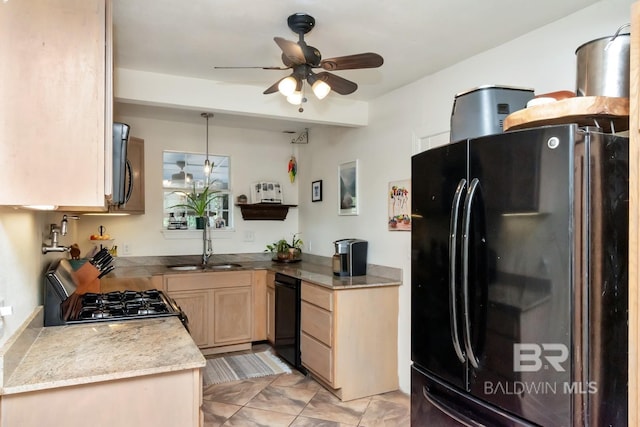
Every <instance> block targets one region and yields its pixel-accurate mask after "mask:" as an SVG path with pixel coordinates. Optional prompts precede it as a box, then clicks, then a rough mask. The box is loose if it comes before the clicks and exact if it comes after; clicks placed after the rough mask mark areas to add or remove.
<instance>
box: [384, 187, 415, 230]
mask: <svg viewBox="0 0 640 427" xmlns="http://www.w3.org/2000/svg"><path fill="white" fill-rule="evenodd" d="M387 203H388V207H387V209H388V215H387V226H388V230H389V231H411V180H410V179H405V180H402V181H391V182H389V189H388V192H387Z"/></svg>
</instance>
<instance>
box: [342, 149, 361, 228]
mask: <svg viewBox="0 0 640 427" xmlns="http://www.w3.org/2000/svg"><path fill="white" fill-rule="evenodd" d="M358 191H359V190H358V160H354V161H351V162H346V163H342V164H340V166H338V214H339V215H358V213H359V203H358Z"/></svg>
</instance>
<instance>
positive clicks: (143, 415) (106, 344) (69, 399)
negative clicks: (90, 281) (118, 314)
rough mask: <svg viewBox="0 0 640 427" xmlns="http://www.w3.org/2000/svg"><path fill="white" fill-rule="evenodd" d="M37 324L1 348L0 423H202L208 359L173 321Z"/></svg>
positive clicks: (38, 320)
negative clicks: (204, 376)
mask: <svg viewBox="0 0 640 427" xmlns="http://www.w3.org/2000/svg"><path fill="white" fill-rule="evenodd" d="M42 324H43V313H42V308H39V309H37V310H36V312H34V314H33V316H32V318H31V319H30V320H29V322H28V323H27V324H25V325H24V326H23V328H22V329H21V330H20V331H18V333H17V334H15V335H14V337H12V339H11V340H10V341H9V342H7V344H6V345H5V346H4V348H3V354H2V369H3V381H2V394H1V395H0V425H2V426H18V425H19V426H26V427H29V426H33V427H35V426H43V425H52V420H58V422H59V424H60V425H65V426H67V427H69V426H70V427H76V426H77V427H80V426H86V425H87V424H92V425H114V426H116V425H117V426H121V427H128V426H131V427H133V426H139V425H154V426H166V427H172V426H176V425H180V426H197V425H201V422H200V420H201V413H200V405H201V399H202V380H201V374H200V368H201V367H203V366H204V365H205V359H204V357H203V356H202V354H201V353H200V351H199V350H198V348H197V347H196V345H195V344H194V343H193V340H192V339H191V338H190V336H189V335H188V333H187V331H186V330H185V329H184V327H183V325H182V323H181V322H180V320H179V319H178V318H176V317H171V318H156V319H145V320H130V321H121V322H112V323H86V324H81V325H71V326H55V327H46V328H43V327H42ZM54 424H55V423H54Z"/></svg>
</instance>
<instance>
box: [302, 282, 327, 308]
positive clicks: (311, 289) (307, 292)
mask: <svg viewBox="0 0 640 427" xmlns="http://www.w3.org/2000/svg"><path fill="white" fill-rule="evenodd" d="M301 295H302V300H303V301H308V302H310V303H311V304H314V305H317V306H318V307H322V308H324V309H325V310H329V311H333V292H332V291H330V290H328V289H324V288H321V287H320V286H315V285H308V284H306V283H303V284H302V290H301Z"/></svg>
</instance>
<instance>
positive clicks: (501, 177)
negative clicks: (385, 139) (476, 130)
mask: <svg viewBox="0 0 640 427" xmlns="http://www.w3.org/2000/svg"><path fill="white" fill-rule="evenodd" d="M575 130H576V129H575V127H574V126H573V125H570V126H553V127H543V128H536V129H532V130H525V131H518V132H511V133H505V134H500V135H495V136H492V137H483V138H479V139H476V140H472V141H470V142H469V177H468V178H469V181H470V182H473V181H476V180H477V183H478V186H477V188H476V189H475V193H476V194H475V196H474V198H473V200H471V203H470V204H469V206H468V209H471V210H472V212H471V221H470V229H469V231H468V233H465V234H466V235H468V236H469V238H470V239H471V241H470V245H469V254H468V256H469V264H468V270H469V277H468V279H469V280H468V285H467V288H466V289H463V292H466V296H468V300H469V307H463V310H465V311H466V312H468V319H465V324H464V325H463V326H464V328H465V333H466V335H468V338H469V345H470V346H471V348H472V350H473V355H474V356H475V359H473V360H471V362H473V363H470V366H471V367H470V375H469V387H470V390H471V393H472V395H473V396H475V397H476V398H478V399H481V400H483V401H487V402H489V403H492V404H494V405H496V406H497V407H499V408H502V409H503V410H505V411H508V412H510V413H513V414H516V415H517V416H518V417H521V418H524V419H526V420H529V421H532V422H534V423H537V424H540V425H567V424H568V423H569V422H570V420H571V395H572V393H574V392H576V391H577V390H576V389H575V386H574V385H572V383H571V369H572V366H571V357H570V354H571V348H572V332H571V313H572V300H571V295H572V278H573V271H572V261H573V255H572V239H573V235H572V233H571V230H572V228H573V226H574V224H573V219H572V212H573V209H574V208H575V207H574V206H573V203H574V202H573V197H572V189H573V161H572V153H573V149H574V142H575V141H574V133H575ZM474 218H475V219H474ZM467 328H468V329H467ZM567 387H568V388H567ZM572 387H574V388H572Z"/></svg>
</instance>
